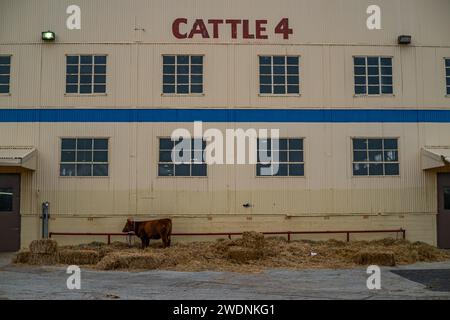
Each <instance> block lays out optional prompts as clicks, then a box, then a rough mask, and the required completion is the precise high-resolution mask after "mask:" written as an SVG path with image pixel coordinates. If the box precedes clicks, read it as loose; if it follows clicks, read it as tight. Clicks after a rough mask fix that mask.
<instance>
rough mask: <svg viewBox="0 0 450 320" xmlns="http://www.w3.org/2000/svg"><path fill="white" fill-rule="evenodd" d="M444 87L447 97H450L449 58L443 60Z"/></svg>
mask: <svg viewBox="0 0 450 320" xmlns="http://www.w3.org/2000/svg"><path fill="white" fill-rule="evenodd" d="M445 85H446V88H447V95H450V58H445Z"/></svg>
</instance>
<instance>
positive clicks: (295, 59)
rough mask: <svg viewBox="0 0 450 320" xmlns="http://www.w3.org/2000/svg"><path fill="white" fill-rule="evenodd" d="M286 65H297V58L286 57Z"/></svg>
mask: <svg viewBox="0 0 450 320" xmlns="http://www.w3.org/2000/svg"><path fill="white" fill-rule="evenodd" d="M286 60H287V64H294V65H298V57H292V56H291V57H287V59H286Z"/></svg>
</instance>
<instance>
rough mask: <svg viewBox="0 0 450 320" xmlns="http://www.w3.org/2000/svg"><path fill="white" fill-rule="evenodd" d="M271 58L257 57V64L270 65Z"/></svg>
mask: <svg viewBox="0 0 450 320" xmlns="http://www.w3.org/2000/svg"><path fill="white" fill-rule="evenodd" d="M271 62H272V57H270V56H260V57H259V63H260V64H271Z"/></svg>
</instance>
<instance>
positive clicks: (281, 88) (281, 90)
mask: <svg viewBox="0 0 450 320" xmlns="http://www.w3.org/2000/svg"><path fill="white" fill-rule="evenodd" d="M273 93H275V94H285V93H286V87H285V86H274V87H273Z"/></svg>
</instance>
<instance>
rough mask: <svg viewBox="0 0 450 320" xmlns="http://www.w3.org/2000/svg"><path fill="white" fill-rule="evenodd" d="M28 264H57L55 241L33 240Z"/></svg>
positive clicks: (56, 245)
mask: <svg viewBox="0 0 450 320" xmlns="http://www.w3.org/2000/svg"><path fill="white" fill-rule="evenodd" d="M28 263H29V264H33V265H52V264H57V263H58V244H57V243H56V241H55V240H51V239H42V240H33V241H32V242H31V243H30V256H29V260H28Z"/></svg>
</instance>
